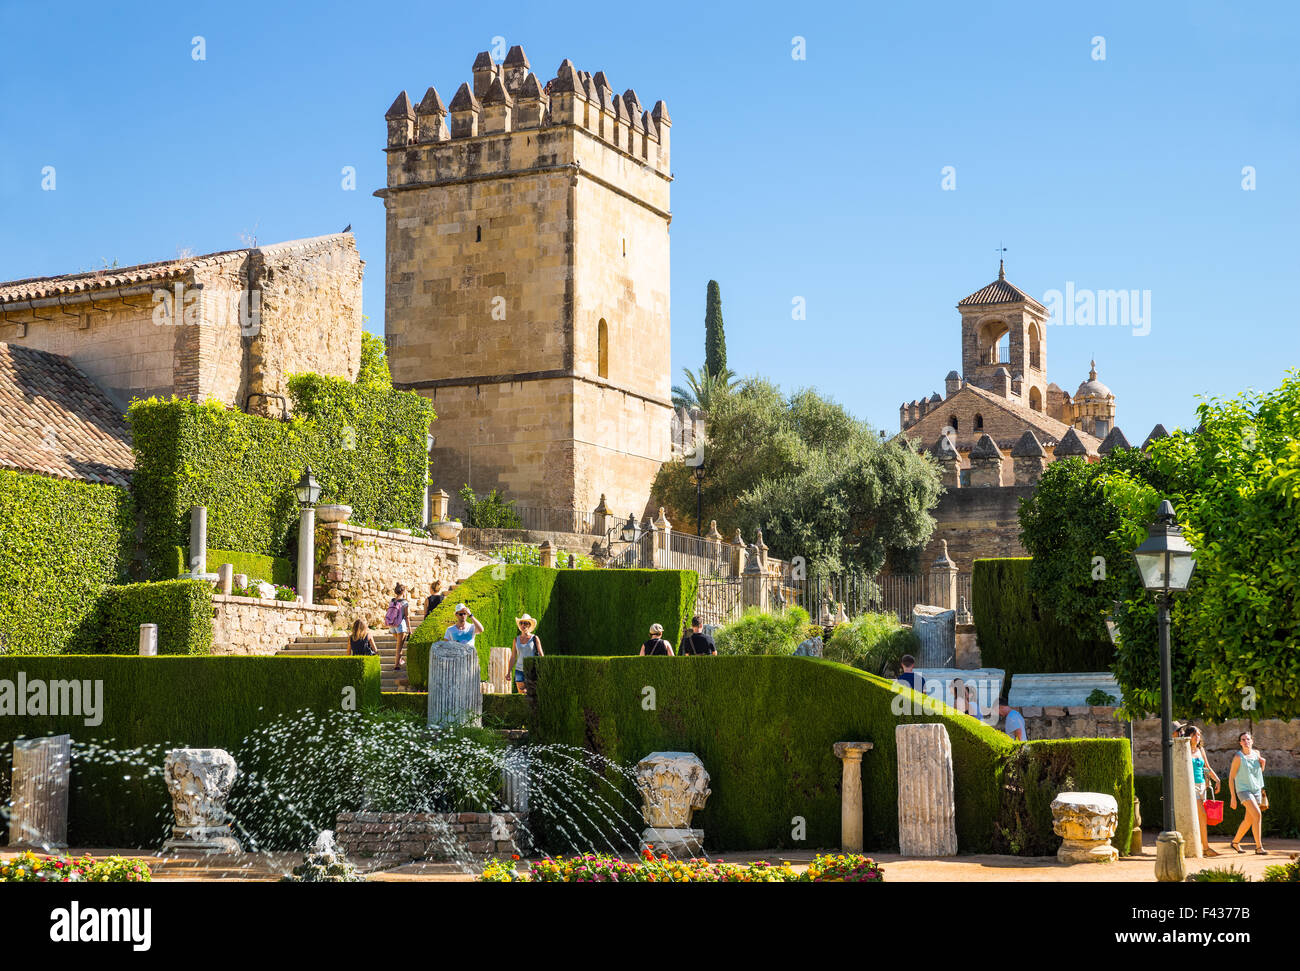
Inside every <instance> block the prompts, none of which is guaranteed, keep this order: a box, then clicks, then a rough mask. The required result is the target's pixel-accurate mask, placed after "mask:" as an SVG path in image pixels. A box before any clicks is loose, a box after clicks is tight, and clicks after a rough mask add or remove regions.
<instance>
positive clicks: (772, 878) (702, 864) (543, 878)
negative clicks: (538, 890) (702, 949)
mask: <svg viewBox="0 0 1300 971" xmlns="http://www.w3.org/2000/svg"><path fill="white" fill-rule="evenodd" d="M518 860H519V857H517V856H514V857H511V859H510V862H505V861H502V860H496V859H494V860H491V861H489V862H488V864H487V866H485V867H484V868H483V872H482V873H481V874H480V875H479V881H480V882H482V883H882V882H883V881H884V879H885V872H884V869H883V868H882V867H881V866H880V864H878V863H876V862H875V861H874V860H872V859H870V858H869V857H865V856H861V855H859V854H856V853H854V854H848V855H845V854H843V853H841V854H839V855H834V856H833V855H830V854H826V855H822V856H818V857H817V858H816V859H814V860H813V861H812V863H810V864H809V865H808V869H807V870H805V871H804V872H803V873H796V872H795V871H794V869H793V868H792V867H791V866H790V864H789V863H784V862H782V863H775V864H773V863H766V862H763V861H758V862H755V863H743V864H742V863H724V862H723V861H722V860H716V861H710V860H700V859H691V860H670V859H669V858H668V856H667V855H666V854H664V855H660V856H659V857H658V858H656V857H655V855H654V853H653V852H652V851H651V850H649V849H647V850H643V851H642V853H641V859H639V860H637V861H636V862H635V863H630V862H628V861H627V860H623V859H620V858H619V857H617V856H609V855H607V854H604V853H588V854H586V855H584V856H572V857H563V856H557V857H546V858H545V859H542V860H537V861H535V862H532V863H529V864H528V870H527V871H526V872H520V871H518V870H517V869H515V867H516V861H518Z"/></svg>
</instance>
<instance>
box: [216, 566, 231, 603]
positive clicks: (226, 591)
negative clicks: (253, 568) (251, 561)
mask: <svg viewBox="0 0 1300 971" xmlns="http://www.w3.org/2000/svg"><path fill="white" fill-rule="evenodd" d="M217 577H218V579H217V590H218V591H219V592H220V593H221V595H222V596H223V597H229V596H230V591H231V590H232V589H233V587H234V583H235V565H234V564H233V563H222V564H221V566H219V567H217Z"/></svg>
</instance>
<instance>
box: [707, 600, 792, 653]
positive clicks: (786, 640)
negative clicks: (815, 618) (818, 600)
mask: <svg viewBox="0 0 1300 971" xmlns="http://www.w3.org/2000/svg"><path fill="white" fill-rule="evenodd" d="M807 627H808V611H806V610H804V609H803V608H802V607H789V608H787V609H786V610H783V611H781V612H780V613H779V614H773V613H767V612H765V611H762V610H759V609H758V608H757V607H751V608H749V609H748V610H746V611H745V612H744V613H743V614H741V616H739V617H737V618H736V619H735V620H733V621H729V622H728V623H726V624H724V625H723V626H722V627H721V628H720V629H719V630H717V631H716V632H714V635H713V641H714V643H715V644H716V645H717V647H718V654H719V655H720V656H721V655H733V656H734V655H749V656H754V655H764V654H765V655H772V656H776V657H785V656H789V655H791V654H793V653H794V649H795V648H796V647H798V646H799V644H800V643H801V642H802V641H803V640H804V633H805V632H806V630H807Z"/></svg>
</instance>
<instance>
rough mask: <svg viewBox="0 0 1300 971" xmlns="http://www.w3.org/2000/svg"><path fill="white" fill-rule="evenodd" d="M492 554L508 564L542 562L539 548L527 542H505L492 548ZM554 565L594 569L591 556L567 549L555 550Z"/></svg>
mask: <svg viewBox="0 0 1300 971" xmlns="http://www.w3.org/2000/svg"><path fill="white" fill-rule="evenodd" d="M492 555H493V556H494V557H496V558H497V559H498V560H500V561H501V562H502V563H506V564H509V565H510V566H540V565H541V563H542V551H541V548H540V547H537V546H530V545H529V544H528V543H507V544H506V545H504V546H498V547H497V548H496V549H494V550H493V551H492ZM555 566H556V568H557V569H561V570H594V569H596V564H595V561H593V560H592V558H591V557H589V556H583V555H582V554H581V553H570V552H568V551H567V550H556V551H555Z"/></svg>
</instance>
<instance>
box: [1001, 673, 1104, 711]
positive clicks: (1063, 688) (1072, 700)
mask: <svg viewBox="0 0 1300 971" xmlns="http://www.w3.org/2000/svg"><path fill="white" fill-rule="evenodd" d="M1099 688H1100V689H1101V690H1102V691H1104V692H1106V694H1108V695H1110V696H1111V697H1112V698H1114V699H1115V700H1116V701H1117V702H1118V701H1119V698H1120V689H1119V683H1118V682H1117V681H1116V680H1115V676H1114V675H1113V674H1111V673H1110V672H1109V671H1096V672H1085V673H1080V674H1017V675H1014V676H1013V677H1012V678H1011V690H1010V692H1008V699H1007V700H1008V702H1009V703H1010V705H1011V707H1012V708H1017V709H1021V710H1022V711H1023V709H1025V708H1074V707H1082V706H1085V705H1087V704H1088V696H1089V695H1090V694H1092V693H1093V692H1094V691H1096V690H1097V689H1099Z"/></svg>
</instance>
